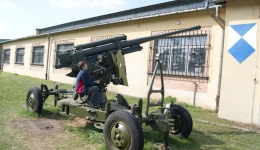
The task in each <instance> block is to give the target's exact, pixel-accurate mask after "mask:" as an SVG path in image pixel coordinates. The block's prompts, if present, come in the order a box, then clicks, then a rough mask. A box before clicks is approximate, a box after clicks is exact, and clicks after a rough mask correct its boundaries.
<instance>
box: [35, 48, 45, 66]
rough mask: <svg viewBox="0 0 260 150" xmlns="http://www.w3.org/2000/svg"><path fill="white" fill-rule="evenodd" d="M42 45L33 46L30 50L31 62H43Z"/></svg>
mask: <svg viewBox="0 0 260 150" xmlns="http://www.w3.org/2000/svg"><path fill="white" fill-rule="evenodd" d="M43 54H44V46H35V47H33V51H32V64H34V65H42V64H43Z"/></svg>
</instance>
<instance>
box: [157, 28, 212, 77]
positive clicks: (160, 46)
mask: <svg viewBox="0 0 260 150" xmlns="http://www.w3.org/2000/svg"><path fill="white" fill-rule="evenodd" d="M197 33H198V32H197ZM201 33H202V31H201ZM207 39H208V38H207V34H205V33H203V34H194V32H193V33H192V34H179V35H175V36H171V37H167V38H161V39H158V40H155V41H154V49H153V50H154V52H153V53H154V55H155V54H156V53H161V54H162V55H161V60H162V61H163V64H162V66H163V73H164V74H167V75H175V76H183V77H184V76H187V77H207V63H208V62H207V56H208V52H207V49H208V46H207V43H208V41H207ZM153 67H154V66H153Z"/></svg>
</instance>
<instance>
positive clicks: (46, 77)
mask: <svg viewBox="0 0 260 150" xmlns="http://www.w3.org/2000/svg"><path fill="white" fill-rule="evenodd" d="M47 37H48V52H47V62H46V72H45V80H48V79H49V53H50V35H49V34H48V35H47Z"/></svg>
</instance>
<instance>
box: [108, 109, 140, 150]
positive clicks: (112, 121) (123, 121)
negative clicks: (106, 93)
mask: <svg viewBox="0 0 260 150" xmlns="http://www.w3.org/2000/svg"><path fill="white" fill-rule="evenodd" d="M103 134H104V140H105V143H106V145H107V148H108V149H115V150H116V149H117V150H121V149H122V150H125V149H131V150H132V149H133V150H142V149H143V146H144V137H143V131H142V128H141V125H140V123H139V122H138V120H137V119H136V118H135V117H134V116H133V115H132V114H131V113H129V112H125V111H116V112H113V113H112V114H110V115H109V116H108V118H107V120H106V122H105V126H104V132H103Z"/></svg>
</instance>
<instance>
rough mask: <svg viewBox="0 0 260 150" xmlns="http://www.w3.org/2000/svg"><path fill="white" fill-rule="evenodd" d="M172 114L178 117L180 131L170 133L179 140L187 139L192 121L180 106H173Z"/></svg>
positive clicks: (185, 110)
mask: <svg viewBox="0 0 260 150" xmlns="http://www.w3.org/2000/svg"><path fill="white" fill-rule="evenodd" d="M173 110H174V114H176V115H179V116H180V119H181V121H182V124H181V129H180V130H179V132H177V133H172V132H170V133H171V134H174V135H176V136H177V137H179V138H183V137H184V138H188V137H189V135H190V133H191V131H192V127H193V121H192V118H191V115H190V113H189V112H188V110H187V109H186V108H184V107H182V106H180V105H176V104H174V105H173Z"/></svg>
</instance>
